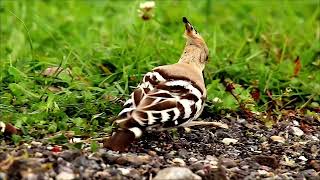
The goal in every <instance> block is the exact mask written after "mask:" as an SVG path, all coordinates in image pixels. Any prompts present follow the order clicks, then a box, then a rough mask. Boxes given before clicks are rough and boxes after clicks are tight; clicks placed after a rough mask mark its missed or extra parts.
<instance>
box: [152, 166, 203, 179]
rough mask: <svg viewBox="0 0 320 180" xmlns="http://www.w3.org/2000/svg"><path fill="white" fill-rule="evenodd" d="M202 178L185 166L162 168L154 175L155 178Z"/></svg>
mask: <svg viewBox="0 0 320 180" xmlns="http://www.w3.org/2000/svg"><path fill="white" fill-rule="evenodd" d="M172 179H175V180H201V177H200V176H199V175H197V174H194V173H193V172H192V171H191V170H190V169H188V168H185V167H169V168H165V169H162V170H160V171H159V172H158V174H157V175H156V176H155V177H154V180H172Z"/></svg>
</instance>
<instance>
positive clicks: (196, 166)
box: [189, 161, 203, 171]
mask: <svg viewBox="0 0 320 180" xmlns="http://www.w3.org/2000/svg"><path fill="white" fill-rule="evenodd" d="M189 168H190V169H191V170H192V171H197V170H200V169H203V163H202V162H200V161H198V162H195V163H193V164H191V165H190V166H189Z"/></svg>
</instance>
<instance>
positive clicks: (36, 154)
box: [34, 152, 43, 158]
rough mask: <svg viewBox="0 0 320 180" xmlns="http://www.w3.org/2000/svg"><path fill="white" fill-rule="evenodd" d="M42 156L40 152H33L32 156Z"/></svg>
mask: <svg viewBox="0 0 320 180" xmlns="http://www.w3.org/2000/svg"><path fill="white" fill-rule="evenodd" d="M42 156H43V154H42V153H40V152H36V153H34V157H36V158H41V157H42Z"/></svg>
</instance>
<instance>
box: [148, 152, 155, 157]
mask: <svg viewBox="0 0 320 180" xmlns="http://www.w3.org/2000/svg"><path fill="white" fill-rule="evenodd" d="M148 154H149V155H150V156H156V155H157V152H155V151H148Z"/></svg>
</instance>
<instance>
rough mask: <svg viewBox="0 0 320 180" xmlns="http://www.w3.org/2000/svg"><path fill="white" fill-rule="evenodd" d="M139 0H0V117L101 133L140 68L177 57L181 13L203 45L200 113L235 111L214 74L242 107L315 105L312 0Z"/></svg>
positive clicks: (33, 130) (319, 31)
mask: <svg viewBox="0 0 320 180" xmlns="http://www.w3.org/2000/svg"><path fill="white" fill-rule="evenodd" d="M142 2H143V1H107V0H93V1H84V0H65V1H55V0H28V1H27V0H25V1H23V0H17V1H12V0H2V1H0V18H1V19H0V20H1V22H0V23H1V25H0V33H1V34H0V37H1V47H0V58H1V59H0V68H1V69H0V120H1V121H4V122H12V123H13V124H15V125H16V126H17V127H19V128H21V129H22V130H23V132H24V137H25V138H28V137H29V138H31V137H37V136H41V135H45V134H47V133H48V132H49V133H54V132H57V131H61V130H72V131H75V132H76V133H78V134H83V133H90V134H91V135H92V134H95V133H94V132H97V131H99V132H110V126H109V125H110V122H109V121H108V120H107V119H109V118H110V117H114V116H115V115H116V114H117V113H118V112H119V111H120V110H121V103H122V102H123V100H124V99H126V98H127V97H128V94H129V93H130V92H131V91H132V90H133V88H134V87H135V86H136V85H137V84H138V83H139V82H140V79H141V77H142V76H143V74H144V73H146V72H147V71H148V70H150V69H152V68H153V67H155V66H158V65H164V64H170V63H175V62H177V60H178V59H179V56H180V54H181V52H182V50H183V47H184V43H185V40H184V38H183V31H184V26H183V24H182V22H181V18H182V17H183V16H186V17H188V19H189V20H190V21H191V22H192V24H193V25H194V26H195V27H196V28H197V30H198V32H200V34H201V35H202V36H203V37H204V39H205V40H206V42H207V45H208V47H209V50H210V59H209V60H210V62H209V63H208V64H207V67H206V70H205V72H204V74H205V78H206V84H207V88H208V100H207V106H206V111H207V112H210V113H221V111H224V112H226V111H227V112H229V111H231V112H232V111H238V110H239V103H238V102H237V101H236V99H235V98H234V97H233V96H232V95H231V94H230V93H229V92H226V91H225V87H224V85H223V83H222V80H224V81H226V82H228V83H232V84H233V85H234V86H235V88H236V89H235V90H234V91H235V94H236V96H237V97H238V101H239V102H241V103H243V104H245V106H246V108H248V109H250V110H252V111H258V112H265V111H266V110H267V109H268V108H269V107H270V105H268V103H269V102H270V98H272V99H273V100H274V101H276V102H277V104H276V106H279V107H278V109H282V108H285V107H289V108H292V109H300V108H308V109H309V111H314V110H319V93H320V25H319V23H320V8H319V5H320V4H319V1H317V0H314V1H310V0H309V1H270V2H266V1H253V0H252V1H210V0H202V1H175V0H170V1H169V0H167V1H156V2H155V7H154V9H152V10H151V11H150V12H149V13H150V14H152V15H153V16H152V17H151V18H150V19H148V20H143V19H142V18H141V17H140V16H139V12H138V11H139V6H140V3H142ZM140 10H141V9H140ZM297 57H300V58H299V59H297ZM300 65H301V68H300ZM58 67H61V68H63V69H64V70H63V71H61V72H58V73H52V71H53V70H54V68H58ZM48 68H49V69H48ZM50 71H51V73H50ZM53 72H54V71H53ZM252 92H256V96H257V92H258V97H256V96H255V97H254V98H253V97H252V96H251V94H252ZM267 92H270V93H269V95H271V93H272V95H271V97H269V96H268V95H267ZM220 100H221V101H220ZM287 105H288V106H287ZM15 138H16V140H17V139H18V140H19V138H21V137H15Z"/></svg>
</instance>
